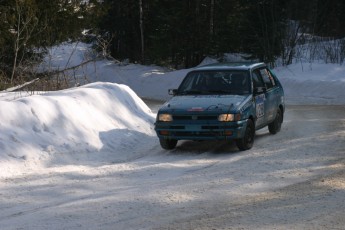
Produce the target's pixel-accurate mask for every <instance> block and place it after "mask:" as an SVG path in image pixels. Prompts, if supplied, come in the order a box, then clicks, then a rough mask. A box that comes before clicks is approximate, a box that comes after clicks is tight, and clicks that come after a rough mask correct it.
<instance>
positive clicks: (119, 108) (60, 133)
mask: <svg viewBox="0 0 345 230" xmlns="http://www.w3.org/2000/svg"><path fill="white" fill-rule="evenodd" d="M0 106H1V110H0V129H1V133H0V149H1V151H0V168H1V174H0V177H1V176H6V175H13V174H16V172H17V171H23V170H21V169H20V168H21V167H23V166H25V167H26V168H27V167H28V168H38V167H39V166H43V165H45V166H49V165H61V164H68V163H70V162H73V163H75V162H78V163H85V162H86V163H88V164H92V163H97V162H99V161H102V160H105V161H107V162H109V161H110V162H115V161H122V160H126V159H128V158H132V157H134V158H135V157H138V156H137V154H140V153H138V152H137V151H131V150H136V149H140V147H138V145H139V146H140V145H141V147H145V146H143V145H144V144H145V143H146V142H148V139H152V138H153V137H152V136H153V135H154V131H153V128H152V124H153V122H154V114H153V113H152V112H151V110H150V109H149V108H148V107H147V106H146V104H145V103H144V102H143V101H142V100H141V99H140V98H139V97H138V96H137V95H136V94H135V93H134V92H133V91H132V90H131V89H130V88H129V87H128V86H125V85H119V84H113V83H92V84H89V85H85V86H83V87H79V88H72V89H68V90H62V91H58V92H49V93H46V94H43V95H34V96H30V97H24V98H21V99H18V100H14V101H0ZM149 142H151V143H152V140H150V141H149ZM86 153H89V154H86ZM96 155H97V156H96ZM72 159H73V161H71V160H72Z"/></svg>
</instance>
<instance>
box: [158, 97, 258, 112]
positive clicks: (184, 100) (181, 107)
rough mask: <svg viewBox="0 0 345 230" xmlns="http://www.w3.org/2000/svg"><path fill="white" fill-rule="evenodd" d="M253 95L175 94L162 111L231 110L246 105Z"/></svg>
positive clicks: (234, 110) (236, 109) (233, 110)
mask: <svg viewBox="0 0 345 230" xmlns="http://www.w3.org/2000/svg"><path fill="white" fill-rule="evenodd" d="M251 98H252V95H195V96H175V97H173V98H171V99H170V100H169V101H167V102H166V103H165V104H164V105H163V106H162V107H161V108H160V112H172V111H175V112H179V111H180V112H186V111H188V112H198V111H199V112H202V111H208V112H213V111H214V112H227V113H228V112H231V113H235V112H236V111H238V110H240V109H241V108H243V107H244V105H245V104H247V102H248V101H249V100H250V99H251Z"/></svg>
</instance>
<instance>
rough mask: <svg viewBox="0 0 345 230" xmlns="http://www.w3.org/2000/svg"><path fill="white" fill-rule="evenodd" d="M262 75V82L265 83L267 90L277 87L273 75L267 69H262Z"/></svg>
mask: <svg viewBox="0 0 345 230" xmlns="http://www.w3.org/2000/svg"><path fill="white" fill-rule="evenodd" d="M260 74H261V76H262V80H263V81H264V83H265V85H266V88H267V89H270V88H272V87H274V86H275V81H274V79H273V77H272V75H271V73H270V72H269V71H268V70H267V69H266V68H264V69H260Z"/></svg>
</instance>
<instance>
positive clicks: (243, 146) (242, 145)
mask: <svg viewBox="0 0 345 230" xmlns="http://www.w3.org/2000/svg"><path fill="white" fill-rule="evenodd" d="M254 136H255V126H254V123H253V121H252V120H250V119H249V120H248V121H247V128H246V131H245V134H244V136H243V137H242V138H240V139H237V140H236V145H237V147H238V148H239V149H240V150H241V151H244V150H248V149H251V148H252V147H253V144H254Z"/></svg>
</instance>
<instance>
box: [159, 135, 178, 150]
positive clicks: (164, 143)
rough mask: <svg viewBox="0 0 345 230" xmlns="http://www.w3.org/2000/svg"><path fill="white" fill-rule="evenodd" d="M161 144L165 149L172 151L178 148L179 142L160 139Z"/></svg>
mask: <svg viewBox="0 0 345 230" xmlns="http://www.w3.org/2000/svg"><path fill="white" fill-rule="evenodd" d="M159 143H160V144H161V147H162V148H163V149H166V150H170V149H174V148H175V147H176V145H177V140H174V139H164V138H159Z"/></svg>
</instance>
